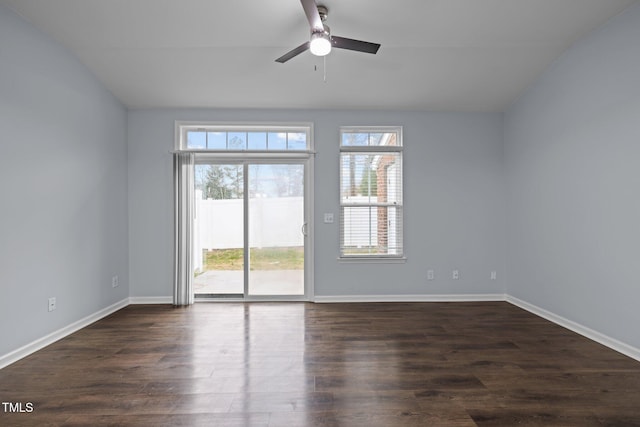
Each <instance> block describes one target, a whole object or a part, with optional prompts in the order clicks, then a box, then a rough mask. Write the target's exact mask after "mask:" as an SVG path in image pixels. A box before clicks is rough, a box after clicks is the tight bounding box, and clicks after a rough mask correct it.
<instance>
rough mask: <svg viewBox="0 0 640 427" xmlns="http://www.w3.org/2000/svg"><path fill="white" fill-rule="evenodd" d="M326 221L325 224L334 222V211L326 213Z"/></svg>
mask: <svg viewBox="0 0 640 427" xmlns="http://www.w3.org/2000/svg"><path fill="white" fill-rule="evenodd" d="M324 223H325V224H333V214H332V213H326V214H324Z"/></svg>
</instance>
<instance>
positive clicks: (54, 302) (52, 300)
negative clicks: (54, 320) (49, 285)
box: [49, 297, 56, 311]
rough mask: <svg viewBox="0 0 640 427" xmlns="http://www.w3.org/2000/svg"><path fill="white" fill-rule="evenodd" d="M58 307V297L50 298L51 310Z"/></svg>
mask: <svg viewBox="0 0 640 427" xmlns="http://www.w3.org/2000/svg"><path fill="white" fill-rule="evenodd" d="M55 309H56V297H51V298H49V311H53V310H55Z"/></svg>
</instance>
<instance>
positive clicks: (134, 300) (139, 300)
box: [129, 296, 173, 304]
mask: <svg viewBox="0 0 640 427" xmlns="http://www.w3.org/2000/svg"><path fill="white" fill-rule="evenodd" d="M129 304H173V297H171V296H168V297H129Z"/></svg>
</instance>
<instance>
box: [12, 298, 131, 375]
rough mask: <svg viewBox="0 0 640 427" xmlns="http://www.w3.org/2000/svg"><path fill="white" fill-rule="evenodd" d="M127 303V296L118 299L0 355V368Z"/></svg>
mask: <svg viewBox="0 0 640 427" xmlns="http://www.w3.org/2000/svg"><path fill="white" fill-rule="evenodd" d="M128 305H129V298H125V299H123V300H122V301H118V302H117V303H115V304H112V305H110V306H109V307H106V308H103V309H102V310H99V311H96V312H95V313H93V314H90V315H89V316H87V317H85V318H83V319H80V320H78V321H76V322H73V323H72V324H70V325H68V326H65V327H64V328H61V329H58V330H57V331H54V332H52V333H50V334H48V335H46V336H44V337H42V338H39V339H37V340H35V341H33V342H30V343H29V344H26V345H24V346H22V347H20V348H19V349H17V350H14V351H12V352H10V353H7V354H5V355H2V356H0V369H2V368H4V367H5V366H8V365H11V364H12V363H14V362H17V361H18V360H20V359H22V358H23V357H27V356H28V355H30V354H31V353H35V352H36V351H38V350H40V349H42V348H44V347H46V346H48V345H50V344H53V343H54V342H56V341H58V340H60V339H62V338H64V337H66V336H68V335H71V334H72V333H74V332H76V331H78V330H80V329H82V328H84V327H87V326H89V325H90V324H92V323H94V322H96V321H98V320H100V319H102V318H104V317H107V316H108V315H110V314H112V313H115V312H116V311H118V310H120V309H122V308H124V307H126V306H128Z"/></svg>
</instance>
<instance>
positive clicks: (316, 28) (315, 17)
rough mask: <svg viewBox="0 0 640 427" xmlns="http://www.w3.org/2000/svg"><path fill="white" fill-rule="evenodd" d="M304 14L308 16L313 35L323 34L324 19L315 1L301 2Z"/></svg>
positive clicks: (305, 0)
mask: <svg viewBox="0 0 640 427" xmlns="http://www.w3.org/2000/svg"><path fill="white" fill-rule="evenodd" d="M300 3H302V7H303V8H304V13H305V14H306V15H307V20H308V21H309V26H310V27H311V32H312V33H317V32H323V31H324V25H322V19H320V13H319V12H318V5H316V2H315V1H314V0H300Z"/></svg>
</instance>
